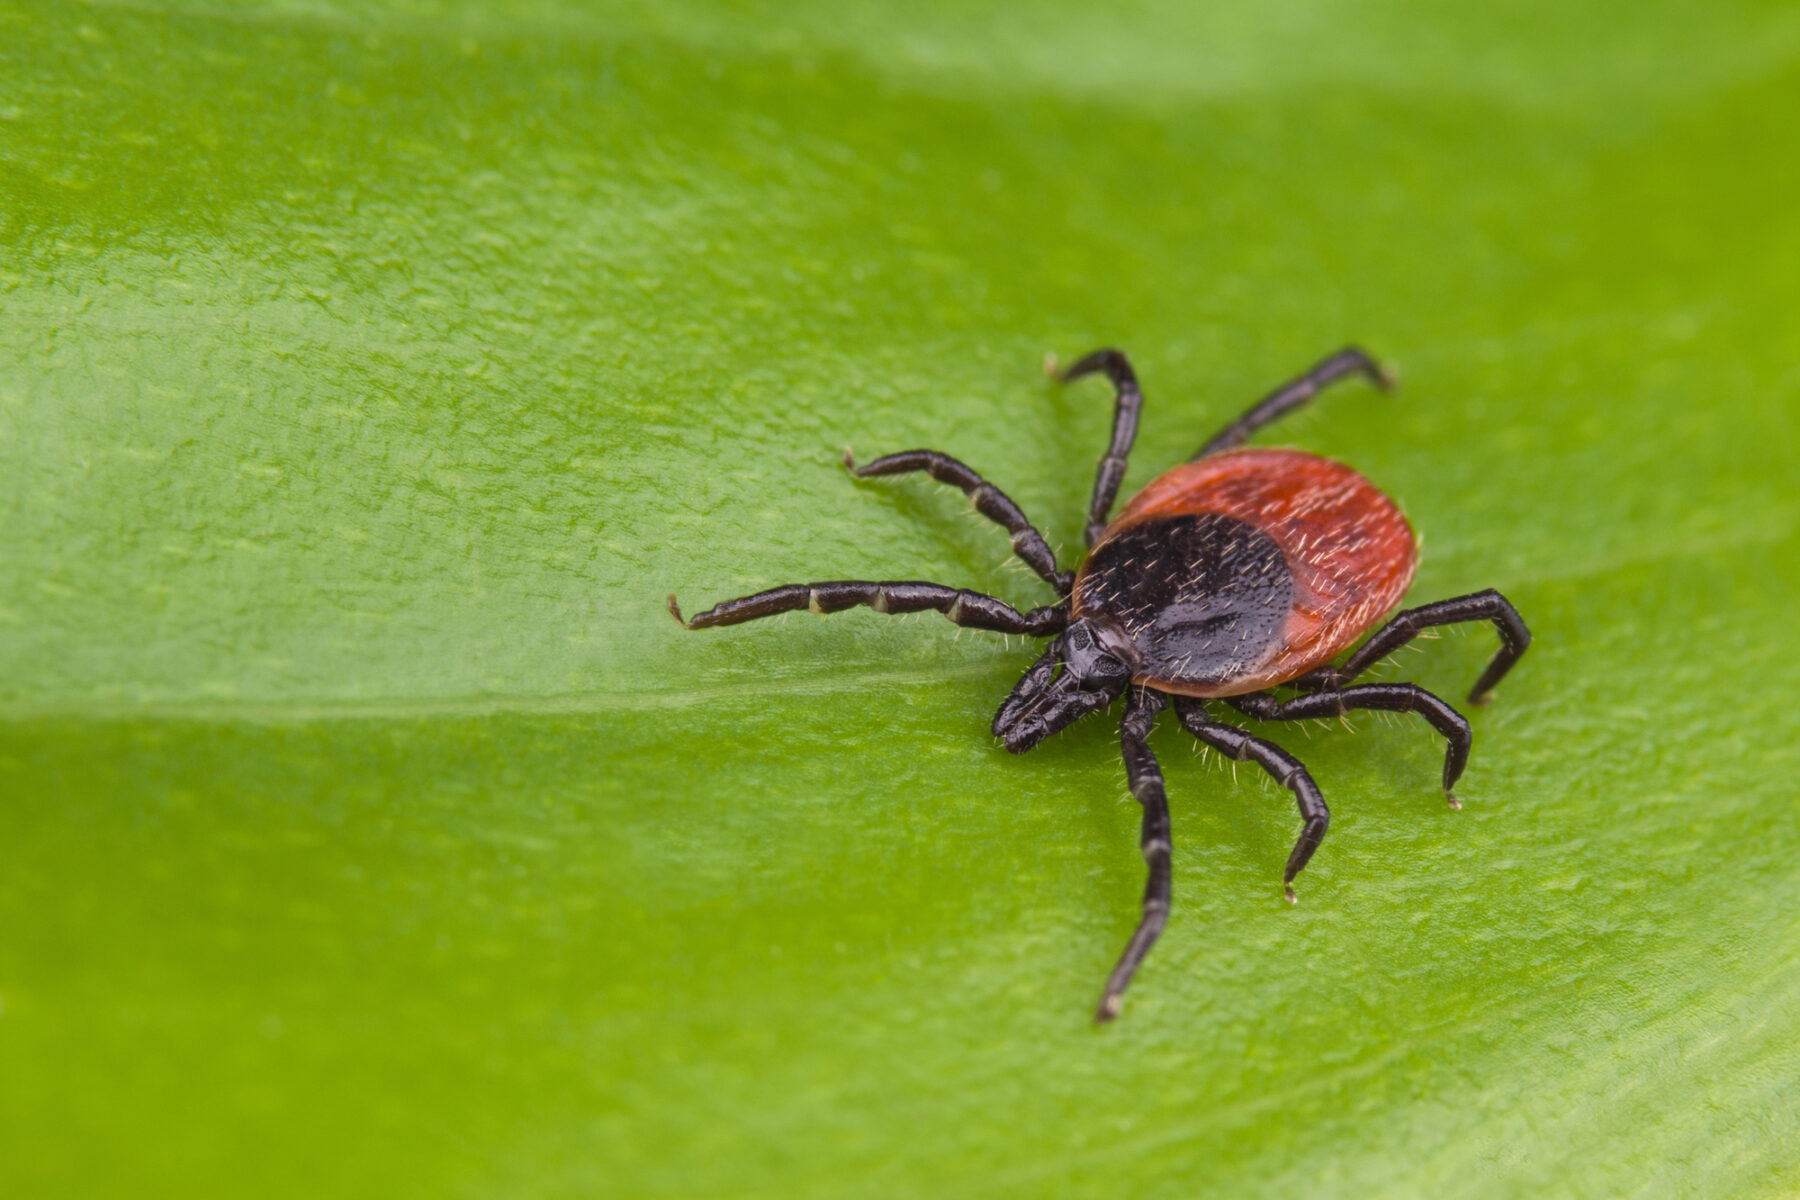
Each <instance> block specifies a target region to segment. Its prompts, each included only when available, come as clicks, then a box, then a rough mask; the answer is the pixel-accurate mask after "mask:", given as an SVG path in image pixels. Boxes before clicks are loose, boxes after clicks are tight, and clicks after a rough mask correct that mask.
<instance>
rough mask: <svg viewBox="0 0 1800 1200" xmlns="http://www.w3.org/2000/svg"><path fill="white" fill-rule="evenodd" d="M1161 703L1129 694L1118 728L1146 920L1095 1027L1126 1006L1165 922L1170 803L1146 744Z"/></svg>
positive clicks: (1139, 692) (1115, 974)
mask: <svg viewBox="0 0 1800 1200" xmlns="http://www.w3.org/2000/svg"><path fill="white" fill-rule="evenodd" d="M1165 702H1166V700H1165V698H1164V696H1163V695H1162V693H1161V692H1153V691H1150V690H1149V689H1148V688H1136V687H1134V688H1132V689H1131V691H1130V699H1129V700H1128V701H1127V704H1126V708H1125V720H1124V721H1123V722H1122V723H1121V725H1120V727H1119V749H1120V751H1121V752H1122V753H1123V754H1124V756H1125V775H1126V778H1128V779H1129V780H1130V781H1131V794H1132V795H1133V796H1135V797H1137V802H1138V803H1139V804H1141V805H1143V808H1144V825H1143V830H1142V832H1141V833H1140V835H1139V838H1138V844H1139V847H1140V848H1141V849H1142V851H1143V855H1144V862H1145V863H1147V864H1148V865H1149V868H1150V873H1149V878H1148V879H1147V880H1145V883H1144V915H1143V916H1142V917H1140V918H1139V920H1138V927H1137V929H1136V930H1135V931H1134V932H1133V933H1132V935H1131V940H1130V941H1129V942H1127V943H1126V944H1125V953H1124V954H1122V955H1120V956H1119V965H1118V966H1116V967H1114V968H1113V969H1112V974H1111V975H1108V976H1107V977H1106V994H1105V995H1104V996H1102V997H1101V999H1100V1007H1099V1008H1098V1009H1097V1010H1095V1012H1094V1020H1095V1021H1110V1020H1112V1019H1113V1018H1114V1017H1116V1016H1118V1015H1119V1008H1120V1006H1121V1005H1123V1004H1124V1002H1125V989H1126V988H1127V987H1129V986H1130V985H1131V977H1132V976H1133V975H1134V974H1136V973H1137V969H1138V965H1139V964H1140V963H1142V962H1143V961H1144V956H1145V955H1146V954H1149V953H1150V947H1152V946H1154V945H1155V944H1156V939H1157V937H1158V935H1160V934H1161V933H1162V931H1163V926H1164V925H1166V924H1168V921H1169V896H1170V891H1171V883H1172V876H1171V872H1170V863H1169V855H1170V851H1171V849H1172V844H1171V842H1170V841H1169V798H1168V796H1167V795H1166V794H1165V793H1164V791H1163V776H1162V768H1161V767H1160V766H1158V765H1157V762H1156V755H1155V754H1154V753H1152V752H1151V750H1150V745H1149V742H1148V741H1146V740H1145V739H1147V738H1148V737H1149V736H1150V727H1151V725H1153V724H1154V723H1155V721H1156V714H1157V713H1159V712H1161V711H1162V708H1163V705H1164V703H1165Z"/></svg>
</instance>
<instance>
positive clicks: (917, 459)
mask: <svg viewBox="0 0 1800 1200" xmlns="http://www.w3.org/2000/svg"><path fill="white" fill-rule="evenodd" d="M844 466H845V467H847V468H849V470H850V473H851V474H852V475H855V476H856V477H857V478H858V479H867V478H869V477H870V476H873V475H903V474H906V473H907V472H910V471H924V472H925V473H926V474H928V475H930V476H931V477H932V478H933V479H935V480H937V481H938V482H939V483H948V484H950V485H952V486H953V487H959V488H961V489H962V491H963V494H964V495H965V496H967V497H968V498H969V499H970V500H971V501H973V502H974V505H975V511H976V512H978V513H980V514H981V515H982V516H984V517H986V518H987V519H988V520H990V521H992V522H994V523H995V524H996V525H999V526H1001V527H1002V528H1004V529H1005V530H1006V532H1007V533H1008V534H1010V535H1011V537H1012V548H1013V553H1014V554H1017V555H1018V556H1019V557H1020V558H1021V559H1023V560H1024V562H1025V565H1026V566H1028V567H1030V568H1031V569H1032V570H1033V571H1036V572H1037V573H1038V576H1039V578H1041V579H1043V581H1044V582H1045V583H1048V584H1049V585H1050V586H1051V587H1053V588H1055V589H1056V592H1057V595H1059V596H1066V595H1068V594H1069V585H1070V584H1071V583H1073V582H1074V578H1075V577H1074V576H1073V575H1072V574H1070V573H1069V572H1067V571H1059V570H1057V567H1056V555H1054V554H1052V553H1051V552H1050V543H1048V542H1046V541H1045V540H1044V535H1043V534H1041V533H1039V532H1038V531H1037V529H1036V528H1035V527H1034V526H1033V525H1032V523H1031V522H1030V521H1029V520H1027V519H1026V517H1025V513H1024V512H1023V511H1022V510H1021V509H1020V508H1019V506H1018V505H1017V504H1014V503H1013V501H1012V497H1010V496H1008V495H1007V494H1006V493H1005V492H1003V491H1001V490H1000V489H999V488H997V487H995V486H994V485H993V484H991V483H989V482H988V481H987V480H985V479H983V478H982V477H981V476H980V475H977V474H976V473H975V471H974V470H973V469H971V468H970V467H969V466H968V465H967V464H965V463H961V462H958V461H957V460H956V459H954V458H951V457H950V456H949V455H948V454H943V453H940V452H938V451H936V450H902V451H901V452H900V453H898V454H889V455H886V456H885V457H882V458H878V459H876V460H875V461H874V462H871V463H868V464H866V465H864V466H860V467H859V466H857V465H856V464H855V462H854V461H853V460H852V459H851V457H850V452H849V451H848V450H846V451H844Z"/></svg>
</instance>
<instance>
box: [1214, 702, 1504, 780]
mask: <svg viewBox="0 0 1800 1200" xmlns="http://www.w3.org/2000/svg"><path fill="white" fill-rule="evenodd" d="M1226 703H1227V704H1229V705H1231V706H1232V707H1233V708H1235V709H1237V710H1238V711H1239V712H1241V713H1244V714H1246V715H1248V716H1252V717H1255V718H1256V719H1257V720H1259V721H1304V720H1307V719H1309V718H1311V717H1341V716H1343V715H1344V714H1345V713H1347V712H1349V711H1351V710H1352V709H1358V708H1371V709H1380V710H1382V711H1384V712H1415V713H1418V714H1419V715H1420V716H1422V717H1424V718H1425V720H1426V721H1427V722H1428V723H1430V725H1431V727H1432V728H1433V729H1435V730H1437V731H1438V732H1439V733H1441V734H1443V735H1444V741H1445V743H1446V745H1445V748H1444V796H1445V797H1446V798H1447V799H1448V800H1449V801H1450V807H1452V808H1461V807H1462V805H1461V804H1459V803H1458V802H1457V799H1456V796H1455V795H1454V794H1453V793H1452V792H1451V791H1450V788H1451V786H1452V785H1454V784H1455V783H1456V781H1457V779H1458V777H1460V776H1461V775H1462V773H1463V768H1464V767H1465V766H1467V765H1468V762H1469V743H1470V740H1471V735H1470V733H1469V723H1468V721H1466V720H1465V719H1463V715H1462V714H1461V713H1459V712H1457V711H1456V710H1455V709H1454V708H1451V707H1450V706H1449V705H1448V704H1446V703H1444V702H1443V701H1442V700H1440V699H1438V698H1437V697H1436V696H1434V695H1432V694H1431V693H1430V692H1428V691H1426V690H1425V689H1424V688H1422V687H1420V686H1419V685H1418V684H1416V683H1368V684H1363V685H1362V686H1361V687H1348V688H1344V689H1343V690H1342V691H1329V692H1313V693H1311V694H1309V695H1305V696H1296V697H1294V698H1293V699H1292V700H1285V701H1284V700H1280V699H1278V698H1277V697H1275V696H1273V695H1271V694H1270V693H1268V692H1256V693H1254V694H1252V695H1249V696H1231V697H1229V698H1228V699H1227V700H1226Z"/></svg>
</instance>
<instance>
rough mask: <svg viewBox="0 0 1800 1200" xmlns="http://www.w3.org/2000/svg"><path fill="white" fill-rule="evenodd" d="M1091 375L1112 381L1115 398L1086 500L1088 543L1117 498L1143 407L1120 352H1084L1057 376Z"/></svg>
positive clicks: (1068, 380) (1066, 379)
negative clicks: (1110, 423) (1109, 438)
mask: <svg viewBox="0 0 1800 1200" xmlns="http://www.w3.org/2000/svg"><path fill="white" fill-rule="evenodd" d="M1093 374H1104V375H1105V376H1106V377H1107V379H1109V380H1111V381H1112V385H1113V391H1114V393H1115V394H1116V398H1115V400H1114V402H1113V428H1112V441H1110V442H1108V443H1107V446H1106V453H1105V454H1104V455H1102V456H1101V459H1100V466H1099V468H1098V469H1097V470H1096V471H1095V472H1094V496H1093V499H1092V500H1091V501H1089V503H1088V519H1087V528H1086V529H1085V531H1084V536H1085V537H1086V539H1087V544H1088V545H1090V546H1091V545H1093V544H1094V542H1095V540H1096V539H1097V538H1099V536H1100V531H1101V530H1103V529H1105V528H1106V521H1107V517H1108V516H1109V515H1111V513H1112V506H1113V501H1114V500H1116V499H1117V498H1118V495H1119V484H1120V482H1121V481H1123V480H1124V478H1125V464H1126V461H1127V460H1128V458H1129V457H1130V454H1131V444H1132V443H1133V442H1134V441H1136V440H1137V427H1138V415H1139V414H1140V413H1142V412H1143V410H1144V394H1143V392H1141V391H1139V390H1138V381H1137V372H1136V371H1133V370H1132V369H1131V360H1130V359H1128V358H1126V357H1125V354H1124V352H1123V351H1120V350H1112V349H1106V350H1096V351H1094V352H1093V353H1092V354H1088V355H1084V356H1083V357H1082V358H1080V359H1078V360H1076V362H1075V363H1074V365H1073V366H1071V367H1070V368H1069V369H1068V370H1066V371H1064V372H1063V373H1062V375H1061V376H1060V377H1059V378H1061V379H1062V381H1063V382H1064V383H1073V382H1074V381H1075V380H1077V379H1080V378H1081V377H1082V376H1084V375H1093Z"/></svg>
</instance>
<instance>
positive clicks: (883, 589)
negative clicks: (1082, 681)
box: [669, 579, 1069, 637]
mask: <svg viewBox="0 0 1800 1200" xmlns="http://www.w3.org/2000/svg"><path fill="white" fill-rule="evenodd" d="M858 605H864V606H867V607H869V608H872V609H874V610H875V611H876V612H879V613H915V612H926V611H928V610H935V611H937V612H941V613H943V614H944V615H945V616H946V617H948V618H949V619H950V620H952V621H954V622H955V623H956V624H958V625H966V626H969V627H971V628H974V629H991V630H993V631H994V632H996V633H1023V634H1028V635H1029V636H1031V637H1048V636H1050V635H1051V634H1054V633H1061V632H1062V631H1063V628H1064V627H1065V626H1067V625H1068V623H1069V612H1068V607H1067V603H1066V602H1062V603H1057V604H1052V605H1047V606H1046V607H1043V608H1034V609H1032V610H1031V611H1030V612H1023V613H1022V612H1020V611H1019V610H1018V609H1016V608H1014V607H1012V606H1011V605H1010V604H1007V603H1006V602H1005V601H1004V600H996V599H995V598H994V597H992V596H987V595H983V594H982V593H980V592H971V591H969V590H968V589H967V588H953V587H946V586H945V585H944V584H941V583H923V582H917V581H898V580H896V581H887V582H879V583H878V582H875V581H873V580H866V579H840V580H833V581H830V582H827V583H790V584H785V585H783V586H782V587H778V588H770V589H769V590H768V591H766V592H757V593H756V594H755V595H753V596H740V597H738V598H737V599H736V600H726V601H723V602H722V603H719V604H715V605H713V606H712V607H711V608H709V609H707V610H706V611H705V612H703V613H695V614H694V615H693V616H692V617H690V618H686V619H683V617H682V615H681V609H680V607H679V606H677V604H676V603H675V597H674V596H673V595H671V596H670V597H669V613H670V615H672V616H673V617H674V618H675V619H676V620H677V621H680V622H681V623H682V625H684V626H686V627H687V628H689V629H711V628H712V627H713V626H715V625H738V624H741V623H743V622H745V621H754V620H756V619H757V618H759V617H772V616H774V615H775V614H777V613H784V612H794V611H797V610H799V609H802V608H804V609H806V610H807V611H808V612H815V613H834V612H841V611H842V610H844V609H846V608H855V607H857V606H858Z"/></svg>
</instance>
